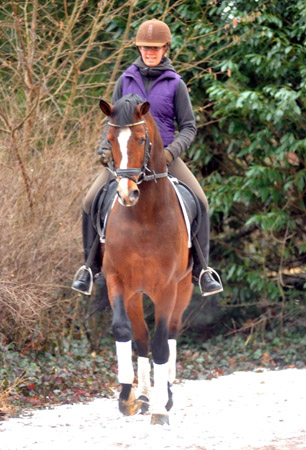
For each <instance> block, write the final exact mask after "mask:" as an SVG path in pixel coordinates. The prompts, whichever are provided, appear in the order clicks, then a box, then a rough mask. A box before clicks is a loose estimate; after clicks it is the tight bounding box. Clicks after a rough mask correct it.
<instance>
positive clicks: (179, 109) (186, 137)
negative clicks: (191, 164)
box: [167, 80, 197, 159]
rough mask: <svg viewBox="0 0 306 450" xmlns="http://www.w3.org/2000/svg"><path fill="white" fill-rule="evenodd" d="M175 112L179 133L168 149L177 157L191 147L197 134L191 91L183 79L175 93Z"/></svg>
mask: <svg viewBox="0 0 306 450" xmlns="http://www.w3.org/2000/svg"><path fill="white" fill-rule="evenodd" d="M174 112H175V119H176V122H177V125H178V130H179V133H178V135H177V136H176V137H175V139H174V141H173V142H171V144H169V145H168V146H167V150H169V152H170V153H171V154H172V156H173V158H174V159H176V158H178V157H179V156H180V155H181V154H182V153H183V152H185V151H186V150H187V149H188V148H189V146H190V144H191V142H192V141H193V140H194V138H195V136H196V134H197V128H196V121H195V117H194V114H193V110H192V105H191V101H190V97H189V93H188V90H187V86H186V84H185V83H184V81H183V80H180V82H179V84H178V87H177V90H176V93H175V98H174Z"/></svg>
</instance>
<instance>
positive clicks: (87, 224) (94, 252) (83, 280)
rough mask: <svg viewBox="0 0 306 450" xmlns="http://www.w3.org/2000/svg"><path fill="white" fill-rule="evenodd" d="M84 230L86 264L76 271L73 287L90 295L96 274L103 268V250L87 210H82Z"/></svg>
mask: <svg viewBox="0 0 306 450" xmlns="http://www.w3.org/2000/svg"><path fill="white" fill-rule="evenodd" d="M82 232H83V246H84V259H85V264H84V266H82V267H80V268H79V269H78V271H77V272H76V274H75V277H74V280H73V283H72V286H71V287H72V289H74V290H75V291H78V292H81V293H82V294H85V295H90V294H91V290H92V286H93V279H94V276H95V275H97V274H98V273H99V272H100V270H101V252H100V239H99V235H98V233H97V232H96V230H95V229H94V227H93V225H92V222H91V216H90V214H86V213H85V211H82Z"/></svg>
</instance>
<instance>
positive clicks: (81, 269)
mask: <svg viewBox="0 0 306 450" xmlns="http://www.w3.org/2000/svg"><path fill="white" fill-rule="evenodd" d="M82 272H88V273H89V277H90V282H89V288H88V291H86V292H85V291H84V292H83V291H82V292H81V291H78V290H77V289H75V288H73V287H72V289H74V290H75V291H77V292H81V293H82V294H85V295H91V291H92V288H93V274H92V270H91V268H90V267H87V266H85V265H84V266H82V267H80V268H79V269H78V270H77V271H76V274H75V275H74V278H73V282H72V284H73V283H74V282H75V281H76V280H77V279H78V278H79V276H81V274H82Z"/></svg>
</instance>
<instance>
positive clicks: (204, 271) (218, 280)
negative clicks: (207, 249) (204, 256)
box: [199, 266, 223, 297]
mask: <svg viewBox="0 0 306 450" xmlns="http://www.w3.org/2000/svg"><path fill="white" fill-rule="evenodd" d="M207 272H208V273H210V274H212V273H213V274H214V275H215V276H216V278H217V280H215V281H217V282H218V283H219V284H220V286H221V289H218V290H217V291H215V292H203V290H202V284H201V278H202V276H203V275H204V274H205V273H207ZM199 288H200V292H201V295H202V297H205V296H207V295H214V294H218V292H222V291H223V285H222V281H221V278H220V275H219V274H218V272H216V271H215V269H213V268H212V267H208V266H207V268H206V269H202V270H201V273H200V275H199Z"/></svg>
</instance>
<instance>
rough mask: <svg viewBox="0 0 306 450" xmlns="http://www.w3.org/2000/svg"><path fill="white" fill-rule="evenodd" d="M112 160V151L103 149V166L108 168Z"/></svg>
mask: <svg viewBox="0 0 306 450" xmlns="http://www.w3.org/2000/svg"><path fill="white" fill-rule="evenodd" d="M111 159H112V151H111V150H108V149H107V148H102V151H101V164H102V165H103V166H107V163H108V162H109V161H110V160H111Z"/></svg>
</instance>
